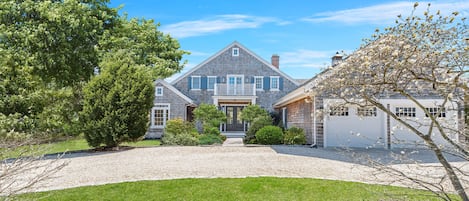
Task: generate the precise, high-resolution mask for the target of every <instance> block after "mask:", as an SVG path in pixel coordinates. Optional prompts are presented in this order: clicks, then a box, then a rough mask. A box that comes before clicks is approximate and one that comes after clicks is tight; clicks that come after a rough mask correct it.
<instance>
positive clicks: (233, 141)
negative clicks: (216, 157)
mask: <svg viewBox="0 0 469 201" xmlns="http://www.w3.org/2000/svg"><path fill="white" fill-rule="evenodd" d="M223 146H224V147H243V146H244V143H243V138H226V140H225V142H223Z"/></svg>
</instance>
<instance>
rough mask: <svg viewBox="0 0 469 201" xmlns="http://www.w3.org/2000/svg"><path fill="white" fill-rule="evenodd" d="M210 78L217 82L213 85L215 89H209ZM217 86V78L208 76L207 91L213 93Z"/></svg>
mask: <svg viewBox="0 0 469 201" xmlns="http://www.w3.org/2000/svg"><path fill="white" fill-rule="evenodd" d="M210 78H213V79H215V82H214V83H213V89H210V88H209V86H210V85H209V83H210ZM216 85H217V76H207V91H213V90H214V89H215V86H216Z"/></svg>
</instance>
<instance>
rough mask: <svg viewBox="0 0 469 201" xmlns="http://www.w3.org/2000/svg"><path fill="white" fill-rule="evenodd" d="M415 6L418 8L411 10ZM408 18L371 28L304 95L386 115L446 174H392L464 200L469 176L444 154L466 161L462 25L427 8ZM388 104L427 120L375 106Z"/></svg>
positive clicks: (466, 60)
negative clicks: (405, 104) (394, 101)
mask: <svg viewBox="0 0 469 201" xmlns="http://www.w3.org/2000/svg"><path fill="white" fill-rule="evenodd" d="M417 6H418V4H417V3H416V4H415V5H414V12H415V8H416V7H417ZM414 12H413V13H412V14H411V15H410V17H407V18H405V17H402V16H398V20H396V25H395V26H393V27H390V28H386V29H385V30H384V32H381V31H379V30H377V31H376V33H375V34H374V35H373V37H372V38H371V39H368V40H365V44H364V45H363V46H362V47H361V48H360V49H358V50H357V51H356V52H354V53H353V54H351V55H349V56H348V57H347V58H346V59H345V60H344V61H342V63H340V64H339V65H337V66H334V67H331V68H330V69H327V70H326V71H324V72H323V73H322V74H321V75H319V76H318V78H317V79H316V80H315V81H314V82H312V84H311V85H310V86H309V93H311V96H313V97H315V98H321V97H322V98H326V97H327V98H331V99H338V100H340V102H341V103H343V104H346V105H355V106H358V107H366V106H371V107H376V108H378V109H379V110H381V111H382V112H384V113H385V114H386V115H388V116H389V117H390V118H392V119H393V120H395V121H396V122H398V123H399V124H400V126H402V127H404V128H405V129H408V130H410V131H411V132H412V133H413V134H415V135H416V136H418V137H419V138H420V139H421V140H422V142H423V144H424V145H425V146H427V147H428V148H430V149H431V150H432V151H433V152H434V154H435V156H436V158H437V159H438V161H439V162H440V164H441V166H439V167H434V166H432V167H431V168H443V171H442V172H444V174H442V175H441V177H440V179H439V180H438V181H435V182H428V181H423V180H421V179H419V178H415V177H411V176H410V175H409V174H401V173H402V172H399V174H394V175H398V176H403V177H404V178H406V179H410V180H411V181H413V182H416V183H418V184H419V185H421V186H422V187H424V188H427V189H429V190H433V191H434V192H435V193H436V194H437V195H438V196H440V197H441V198H443V199H450V197H449V196H448V195H447V194H446V193H444V192H445V190H448V189H447V188H445V187H443V185H442V183H443V182H444V181H449V183H450V184H451V185H452V187H453V188H454V190H455V191H456V192H457V194H458V195H459V196H460V197H461V198H462V199H463V200H469V198H468V196H467V192H466V190H465V188H464V186H465V185H467V175H468V174H467V172H463V171H462V170H461V169H460V168H459V167H457V166H455V165H454V164H452V163H450V162H449V161H448V159H447V155H445V154H444V153H446V152H451V154H455V155H457V156H459V157H461V158H462V159H463V160H465V161H467V160H468V159H469V151H468V147H467V145H468V144H467V142H466V141H465V139H466V138H467V137H469V136H468V132H467V130H466V131H465V130H464V127H465V126H464V122H463V120H462V119H463V118H462V117H461V116H462V115H463V109H462V108H463V105H464V97H465V96H467V95H468V92H469V90H468V81H467V80H468V75H469V46H468V45H469V32H468V25H467V24H466V23H465V21H466V19H465V18H463V17H459V14H458V12H453V13H452V14H451V15H449V16H443V15H442V14H441V13H440V11H437V12H435V13H431V12H430V5H428V8H427V10H426V12H424V13H423V15H420V16H419V15H416V14H414ZM421 97H437V98H438V99H440V100H442V101H441V102H439V103H438V104H437V105H435V107H436V108H437V109H436V110H435V111H430V110H428V108H426V106H425V105H424V104H422V102H421V100H422V99H421ZM386 98H400V99H403V100H407V101H411V102H412V103H413V104H415V106H416V107H417V108H419V109H420V110H423V111H424V112H425V114H426V116H427V117H428V118H426V119H424V120H423V119H416V118H405V117H402V116H400V115H398V114H396V113H395V111H392V110H391V109H390V108H389V107H387V105H385V104H383V103H382V102H381V100H382V99H386ZM448 110H454V113H455V114H458V116H459V118H457V119H458V121H459V122H458V123H459V124H457V123H456V122H454V121H448V120H447V119H445V118H438V117H439V116H440V115H441V114H442V113H444V112H445V111H446V112H447V111H448ZM452 119H453V120H454V118H452ZM437 138H439V139H443V141H444V143H441V142H440V141H438V140H436V139H437ZM375 164H376V163H375ZM396 179H397V177H396Z"/></svg>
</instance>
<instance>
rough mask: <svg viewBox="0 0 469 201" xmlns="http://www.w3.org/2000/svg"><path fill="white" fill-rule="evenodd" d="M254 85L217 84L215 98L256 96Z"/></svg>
mask: <svg viewBox="0 0 469 201" xmlns="http://www.w3.org/2000/svg"><path fill="white" fill-rule="evenodd" d="M254 87H255V85H254V84H239V85H231V84H215V91H214V95H215V96H255V95H256V89H255V88H254Z"/></svg>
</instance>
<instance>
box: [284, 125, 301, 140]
mask: <svg viewBox="0 0 469 201" xmlns="http://www.w3.org/2000/svg"><path fill="white" fill-rule="evenodd" d="M283 143H285V144H306V137H305V132H304V130H303V129H302V128H297V127H291V128H289V129H288V130H287V131H286V132H285V136H283Z"/></svg>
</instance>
